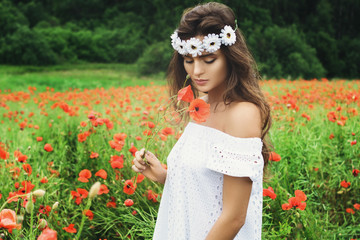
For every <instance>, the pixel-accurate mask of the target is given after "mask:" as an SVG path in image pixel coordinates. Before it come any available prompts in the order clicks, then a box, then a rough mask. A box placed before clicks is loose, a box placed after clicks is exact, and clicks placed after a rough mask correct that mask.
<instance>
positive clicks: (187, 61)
mask: <svg viewBox="0 0 360 240" xmlns="http://www.w3.org/2000/svg"><path fill="white" fill-rule="evenodd" d="M185 62H186V63H193V62H194V61H193V60H185Z"/></svg>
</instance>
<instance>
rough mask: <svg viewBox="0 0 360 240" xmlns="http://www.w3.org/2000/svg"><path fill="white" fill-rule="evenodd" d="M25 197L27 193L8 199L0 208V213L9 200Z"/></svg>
mask: <svg viewBox="0 0 360 240" xmlns="http://www.w3.org/2000/svg"><path fill="white" fill-rule="evenodd" d="M27 195H28V193H27V194H22V195H16V196H13V197H11V198H9V199H8V200H6V201H5V202H4V204H3V205H2V206H1V208H0V212H1V210H3V208H4V207H5V205H6V204H8V203H9V202H10V200H11V199H14V198H17V197H25V196H27Z"/></svg>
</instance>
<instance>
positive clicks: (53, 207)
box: [52, 202, 59, 210]
mask: <svg viewBox="0 0 360 240" xmlns="http://www.w3.org/2000/svg"><path fill="white" fill-rule="evenodd" d="M58 206H59V202H55V203H54V204H53V206H52V210H55V209H57V208H58Z"/></svg>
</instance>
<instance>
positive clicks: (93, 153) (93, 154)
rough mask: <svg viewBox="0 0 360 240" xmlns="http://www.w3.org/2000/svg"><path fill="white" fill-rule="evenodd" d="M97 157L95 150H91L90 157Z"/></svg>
mask: <svg viewBox="0 0 360 240" xmlns="http://www.w3.org/2000/svg"><path fill="white" fill-rule="evenodd" d="M97 157H99V154H98V153H96V152H91V155H90V158H97Z"/></svg>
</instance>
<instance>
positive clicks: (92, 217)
mask: <svg viewBox="0 0 360 240" xmlns="http://www.w3.org/2000/svg"><path fill="white" fill-rule="evenodd" d="M83 213H84V215H85V216H87V217H88V218H89V220H93V219H94V213H93V212H92V211H91V210H84V212H83Z"/></svg>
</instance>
